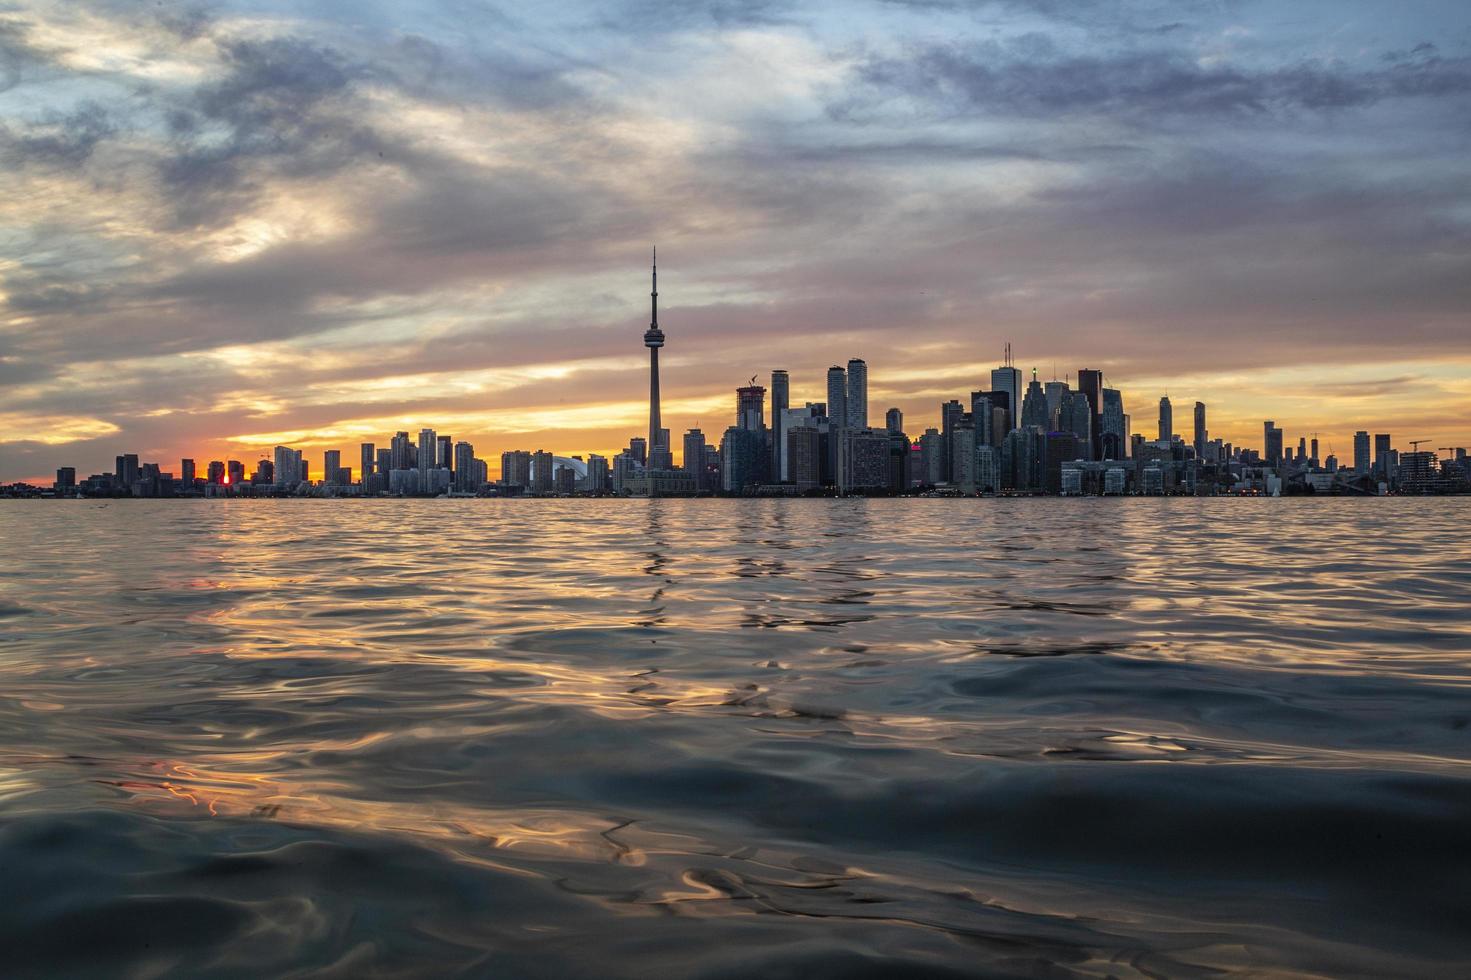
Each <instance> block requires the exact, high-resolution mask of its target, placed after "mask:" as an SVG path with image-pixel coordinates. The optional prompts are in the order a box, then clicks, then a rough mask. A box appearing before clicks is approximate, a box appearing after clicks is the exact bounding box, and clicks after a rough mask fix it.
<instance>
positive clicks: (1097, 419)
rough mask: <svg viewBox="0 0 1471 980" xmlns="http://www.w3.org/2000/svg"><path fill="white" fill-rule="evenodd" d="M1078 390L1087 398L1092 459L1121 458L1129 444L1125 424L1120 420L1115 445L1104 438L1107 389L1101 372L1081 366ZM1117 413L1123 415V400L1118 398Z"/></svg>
mask: <svg viewBox="0 0 1471 980" xmlns="http://www.w3.org/2000/svg"><path fill="white" fill-rule="evenodd" d="M1078 390H1079V391H1081V392H1082V393H1083V397H1084V398H1086V399H1088V412H1089V425H1088V443H1089V445H1090V446H1091V447H1092V458H1093V459H1123V457H1124V449H1125V447H1127V446H1128V445H1129V436H1128V433H1127V432H1126V431H1125V426H1124V425H1123V424H1122V422H1120V424H1119V425H1118V428H1117V430H1116V432H1115V433H1114V434H1115V435H1116V436H1117V443H1118V445H1117V446H1114V445H1112V444H1110V443H1109V441H1108V440H1105V439H1104V426H1103V420H1104V413H1105V411H1106V409H1107V408H1108V401H1107V391H1108V389H1106V388H1104V387H1103V372H1102V371H1097V370H1094V369H1093V368H1083V369H1081V370H1080V371H1078ZM1118 411H1119V415H1120V416H1122V415H1123V401H1122V399H1120V401H1119V407H1118ZM1110 449H1114V450H1116V455H1113V456H1109V455H1107V452H1108V450H1110Z"/></svg>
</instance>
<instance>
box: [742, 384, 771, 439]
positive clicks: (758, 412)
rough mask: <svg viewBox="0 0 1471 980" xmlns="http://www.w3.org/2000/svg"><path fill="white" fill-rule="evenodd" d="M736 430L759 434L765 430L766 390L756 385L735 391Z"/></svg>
mask: <svg viewBox="0 0 1471 980" xmlns="http://www.w3.org/2000/svg"><path fill="white" fill-rule="evenodd" d="M735 424H736V428H738V429H749V430H750V431H752V432H760V431H761V430H763V429H765V428H766V389H765V388H763V387H761V386H760V385H758V384H751V385H746V386H745V387H744V388H737V389H736V420H735Z"/></svg>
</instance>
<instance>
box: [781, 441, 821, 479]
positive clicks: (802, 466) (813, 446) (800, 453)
mask: <svg viewBox="0 0 1471 980" xmlns="http://www.w3.org/2000/svg"><path fill="white" fill-rule="evenodd" d="M786 463H787V471H786V476H785V481H784V482H788V483H795V484H796V485H797V486H798V487H800V488H801V489H803V490H810V489H812V488H813V487H817V486H821V485H822V433H821V432H820V431H819V430H818V428H817V426H815V425H797V426H792V427H790V428H788V429H787V452H786Z"/></svg>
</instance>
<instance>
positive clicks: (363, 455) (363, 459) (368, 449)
mask: <svg viewBox="0 0 1471 980" xmlns="http://www.w3.org/2000/svg"><path fill="white" fill-rule="evenodd" d="M376 463H377V450H376V449H375V448H374V447H373V444H372V443H371V442H365V443H362V444H361V445H359V446H358V478H359V479H360V480H362V483H363V488H364V489H367V486H368V478H369V477H371V476H372V475H373V472H374V471H375V470H376V469H377V466H376Z"/></svg>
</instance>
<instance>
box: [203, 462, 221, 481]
mask: <svg viewBox="0 0 1471 980" xmlns="http://www.w3.org/2000/svg"><path fill="white" fill-rule="evenodd" d="M204 472H205V480H206V481H207V482H209V483H213V484H215V485H219V484H222V483H224V482H225V461H224V460H222V459H212V460H210V461H209V465H208V466H206V467H205V468H204Z"/></svg>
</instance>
